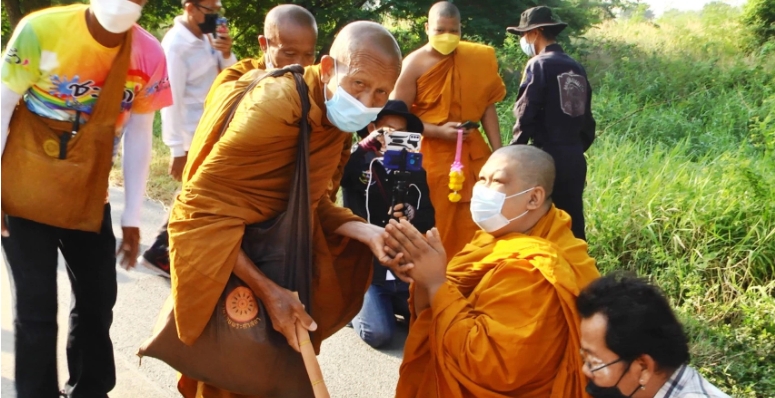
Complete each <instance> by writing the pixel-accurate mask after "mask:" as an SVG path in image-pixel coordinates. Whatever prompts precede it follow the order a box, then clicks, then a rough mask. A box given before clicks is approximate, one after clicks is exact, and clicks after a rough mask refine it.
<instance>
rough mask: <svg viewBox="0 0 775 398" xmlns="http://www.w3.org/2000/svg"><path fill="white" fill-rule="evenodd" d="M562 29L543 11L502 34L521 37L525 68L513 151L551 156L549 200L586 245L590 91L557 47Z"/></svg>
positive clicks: (584, 75) (591, 122) (592, 129)
mask: <svg viewBox="0 0 775 398" xmlns="http://www.w3.org/2000/svg"><path fill="white" fill-rule="evenodd" d="M566 26H567V24H566V23H563V22H561V21H559V20H558V19H556V18H555V17H554V16H553V15H552V10H551V9H550V8H548V7H545V6H539V7H534V8H531V9H528V10H526V11H525V12H523V13H522V17H521V19H520V21H519V26H514V27H509V28H508V29H507V30H506V31H507V32H509V33H512V34H515V35H520V36H521V39H520V45H521V47H522V51H524V52H525V54H527V56H528V57H531V59H530V61H528V63H527V65H526V66H525V72H524V75H523V78H522V84H521V85H520V87H519V96H518V97H517V103H516V105H515V106H514V115H515V116H516V118H517V123H516V124H515V125H514V130H513V133H514V138H513V140H512V141H511V144H512V145H515V144H527V143H528V141H529V140H530V139H532V142H533V145H535V146H537V147H539V148H541V149H543V150H544V151H546V152H548V153H549V154H551V155H552V157H553V158H554V161H555V166H556V169H557V177H556V179H555V181H554V190H553V193H552V200H553V202H554V204H555V206H557V207H558V208H560V209H562V210H565V211H566V212H567V213H568V214H570V216H571V219H572V227H571V229H572V230H573V235H575V236H576V237H577V238H579V239H584V240H586V235H585V234H584V205H583V201H582V195H583V193H584V185H585V184H586V178H587V161H586V159H585V158H584V152H585V151H586V150H587V149H588V148H589V147H590V145H592V141H594V140H595V119H594V118H593V117H592V110H591V103H592V87H591V86H590V84H589V81H588V80H587V73H586V71H584V67H583V66H581V64H579V63H578V62H576V60H574V59H573V58H571V57H570V56H568V55H567V54H566V53H565V52H564V51H563V50H562V47H560V45H559V44H557V43H556V41H555V39H556V37H557V35H558V34H559V33H560V32H561V31H562V30H563V29H565V27H566Z"/></svg>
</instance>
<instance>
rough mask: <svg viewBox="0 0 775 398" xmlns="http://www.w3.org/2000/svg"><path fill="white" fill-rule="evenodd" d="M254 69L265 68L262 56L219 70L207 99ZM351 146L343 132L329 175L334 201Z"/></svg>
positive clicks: (347, 136)
mask: <svg viewBox="0 0 775 398" xmlns="http://www.w3.org/2000/svg"><path fill="white" fill-rule="evenodd" d="M284 66H287V65H280V66H278V67H284ZM254 69H261V70H266V61H264V57H263V56H261V57H258V58H246V59H243V60H242V61H239V62H237V63H236V64H234V65H232V66H231V67H229V68H226V69H224V70H223V71H221V73H220V74H219V75H218V77H217V78H216V79H215V82H213V85H212V87H211V88H210V93H208V95H207V99H208V100H209V99H210V97H211V96H212V95H213V93H214V92H215V88H216V87H218V86H220V85H221V84H222V83H224V82H228V81H232V80H237V79H239V78H240V77H242V75H244V74H245V73H247V72H249V71H251V70H254ZM352 146H353V135H352V134H345V136H344V137H343V139H342V152H341V154H340V157H339V166H338V167H337V168H336V172H335V173H334V175H333V176H332V177H331V181H330V182H329V185H328V195H329V197H330V198H331V201H332V202H336V200H337V193H338V192H339V185H340V184H341V182H342V174H343V173H344V166H346V165H347V161H348V160H349V159H350V150H351V149H352Z"/></svg>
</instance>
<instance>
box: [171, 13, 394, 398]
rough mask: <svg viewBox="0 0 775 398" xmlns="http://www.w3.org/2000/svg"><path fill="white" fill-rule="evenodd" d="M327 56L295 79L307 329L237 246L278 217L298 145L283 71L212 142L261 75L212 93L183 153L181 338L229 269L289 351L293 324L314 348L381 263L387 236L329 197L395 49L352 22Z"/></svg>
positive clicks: (374, 110) (175, 265) (190, 332)
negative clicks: (309, 254)
mask: <svg viewBox="0 0 775 398" xmlns="http://www.w3.org/2000/svg"><path fill="white" fill-rule="evenodd" d="M330 54H331V55H330V56H324V57H323V59H322V60H321V63H320V64H319V65H314V66H309V67H307V68H306V69H305V73H304V80H305V81H306V83H307V86H308V87H309V100H310V102H311V104H312V105H311V109H310V112H309V123H310V126H311V130H312V132H311V136H310V142H309V184H310V185H309V190H310V197H311V198H312V203H311V209H312V223H313V225H312V229H313V235H312V238H313V240H314V243H313V245H314V253H313V256H314V269H313V275H314V280H313V282H312V291H313V296H312V304H311V306H312V312H313V313H314V314H317V315H316V316H317V318H316V319H315V320H314V321H313V320H312V318H310V316H309V315H308V314H307V313H306V312H305V311H304V308H303V306H302V305H301V303H300V302H299V301H298V299H296V298H295V297H294V296H293V295H292V293H291V292H289V291H288V290H286V289H283V288H281V287H280V286H278V285H277V284H275V283H274V282H272V281H271V280H269V279H267V278H266V277H264V276H263V275H262V274H261V273H260V271H258V269H257V268H256V267H255V266H254V265H253V264H252V263H251V262H250V260H249V259H248V257H247V256H246V255H245V253H244V252H243V251H242V250H241V248H240V244H241V241H242V238H243V235H244V231H245V226H246V225H250V224H256V223H261V222H264V221H268V220H271V219H273V218H274V217H276V216H278V215H279V214H280V213H282V212H284V211H285V210H286V208H287V204H288V197H289V191H290V190H291V179H292V177H293V175H294V170H295V159H296V154H297V148H298V134H299V117H300V115H301V103H300V101H299V98H298V93H297V91H296V86H295V83H294V80H293V78H292V77H291V75H290V74H286V75H284V76H281V77H278V78H272V77H269V78H266V80H264V81H262V82H261V83H260V84H259V85H257V86H256V88H255V89H253V90H251V91H250V92H247V93H246V94H245V97H244V99H243V100H242V102H241V103H240V104H239V105H238V107H237V108H236V111H235V114H234V115H235V116H234V119H233V120H232V121H231V123H230V124H229V126H228V128H227V129H226V131H225V132H224V134H223V135H222V136H220V132H221V128H222V127H223V123H224V121H225V120H226V118H227V116H228V114H229V112H230V109H231V105H232V104H233V103H234V102H235V98H236V97H237V96H238V94H239V93H241V92H242V91H244V89H245V87H246V86H247V85H249V84H250V82H252V81H253V80H254V79H255V78H256V77H257V76H260V74H261V73H264V72H262V71H258V70H257V71H253V72H250V73H247V74H245V76H243V77H242V78H240V79H238V80H234V81H230V82H226V83H223V84H221V85H219V86H217V87H215V88H214V90H215V92H214V93H213V94H212V96H211V98H210V100H209V101H208V102H207V103H206V105H205V111H204V115H203V117H202V120H201V121H200V123H199V126H198V128H197V132H196V134H195V138H194V142H193V143H192V145H191V149H190V152H189V160H188V163H187V165H186V169H185V170H184V172H183V191H182V192H181V193H180V195H178V197H177V199H176V201H175V204H174V207H173V209H172V215H171V218H170V223H169V232H170V260H171V271H172V295H173V297H174V309H175V321H176V323H177V327H178V337H179V338H180V340H181V341H182V342H184V343H186V344H188V345H191V344H193V343H194V342H195V341H196V340H197V338H198V337H199V336H200V334H201V333H202V330H203V329H204V327H205V325H206V324H207V322H208V320H209V319H210V317H211V315H212V313H213V309H214V308H215V306H216V303H217V301H218V298H219V296H220V295H221V293H222V292H223V290H224V287H225V286H226V282H227V280H228V278H229V276H230V275H231V274H232V273H234V274H235V275H236V276H237V277H239V278H240V279H241V280H242V281H244V282H245V283H246V284H247V285H248V286H250V288H251V289H252V290H253V291H254V293H255V294H256V296H257V297H258V298H259V299H261V300H262V301H263V302H264V304H265V306H266V309H267V312H268V314H269V317H270V318H271V321H272V325H273V326H274V328H275V329H277V330H278V331H279V332H281V333H282V334H283V335H284V336H285V337H286V338H287V339H288V343H289V344H290V345H291V346H292V347H294V348H295V349H296V350H298V341H297V339H296V335H295V327H296V323H297V322H298V323H300V324H301V325H303V326H304V327H305V328H306V329H308V330H310V331H315V333H313V334H312V340H313V345H314V347H315V350H316V352H317V351H319V349H320V343H321V340H322V339H325V338H327V337H329V336H331V335H332V334H333V333H334V332H336V331H337V330H338V329H340V328H342V327H343V326H344V325H345V324H346V323H347V322H348V321H349V320H350V319H352V318H353V316H355V314H356V313H357V312H358V310H359V309H360V308H361V304H362V301H363V296H364V293H365V292H366V290H367V289H368V285H369V279H370V273H371V270H372V266H371V253H370V251H369V248H371V252H373V253H374V255H376V256H377V257H378V258H380V259H382V260H384V261H387V259H386V258H385V253H384V250H383V248H384V247H385V243H384V238H383V232H384V230H383V229H381V228H379V227H376V226H373V225H369V224H367V223H365V222H364V221H363V220H362V219H360V218H359V217H356V216H354V215H353V214H352V212H350V210H348V209H345V208H342V207H338V206H336V205H334V204H333V203H332V202H331V199H330V197H329V196H328V195H327V194H326V191H327V188H328V187H329V182H330V181H331V177H332V176H333V174H334V173H335V171H336V169H337V166H338V163H339V160H340V154H341V151H342V142H343V140H344V138H345V136H346V134H347V133H345V132H344V131H348V132H349V131H356V130H359V129H361V128H363V127H366V125H367V124H368V123H370V122H371V121H373V120H374V119H375V118H376V116H377V114H378V113H379V111H380V110H381V108H382V107H383V106H384V105H385V103H386V102H387V100H388V94H389V93H390V92H391V91H392V90H393V86H394V84H395V82H396V79H397V78H398V74H399V72H400V65H401V52H400V50H399V47H398V44H397V43H396V41H395V39H394V38H393V36H392V35H391V34H390V33H389V32H388V31H387V30H386V29H385V28H383V27H382V26H381V25H379V24H376V23H373V22H354V23H351V24H349V25H347V26H346V27H345V28H344V29H342V31H341V32H340V33H339V35H338V36H337V38H336V40H334V43H333V45H332V47H331V51H330ZM349 239H352V241H349V242H348V240H349ZM358 242H361V243H358ZM345 248H346V250H345ZM289 250H290V248H289ZM178 388H179V390H180V392H181V393H182V394H183V396H184V397H197V398H200V397H201V398H204V397H234V396H236V395H234V394H230V393H228V392H225V391H221V390H218V389H216V388H214V387H212V386H209V385H206V384H204V383H202V382H199V381H197V380H192V379H190V378H188V377H186V376H185V375H183V376H182V377H181V379H180V381H179V383H178Z"/></svg>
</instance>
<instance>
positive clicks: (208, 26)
mask: <svg viewBox="0 0 775 398" xmlns="http://www.w3.org/2000/svg"><path fill="white" fill-rule="evenodd" d="M204 15H205V20H204V21H203V22H201V23H199V24H198V25H199V30H200V31H201V32H202V33H204V34H206V35H209V34H212V33H215V28H216V27H217V22H218V14H207V13H204Z"/></svg>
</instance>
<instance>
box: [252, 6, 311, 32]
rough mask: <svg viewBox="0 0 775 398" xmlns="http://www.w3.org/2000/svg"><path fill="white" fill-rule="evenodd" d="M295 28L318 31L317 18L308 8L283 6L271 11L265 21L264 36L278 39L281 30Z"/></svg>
mask: <svg viewBox="0 0 775 398" xmlns="http://www.w3.org/2000/svg"><path fill="white" fill-rule="evenodd" d="M295 28H306V29H313V30H314V31H315V34H317V31H318V24H317V22H316V21H315V17H314V16H312V14H311V13H310V12H309V11H307V9H306V8H304V7H301V6H297V5H295V4H283V5H279V6H277V7H275V8H272V9H271V10H269V12H268V13H267V14H266V19H264V36H266V37H268V38H269V39H276V38H277V34H278V32H279V31H280V30H291V29H295Z"/></svg>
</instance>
